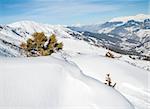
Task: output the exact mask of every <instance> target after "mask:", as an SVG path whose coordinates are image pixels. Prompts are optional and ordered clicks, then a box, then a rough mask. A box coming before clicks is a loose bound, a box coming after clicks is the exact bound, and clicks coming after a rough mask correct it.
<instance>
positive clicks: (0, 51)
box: [0, 21, 80, 56]
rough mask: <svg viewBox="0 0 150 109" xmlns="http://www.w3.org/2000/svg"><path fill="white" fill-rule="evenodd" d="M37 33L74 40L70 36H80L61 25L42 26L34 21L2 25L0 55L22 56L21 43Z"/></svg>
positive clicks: (0, 28)
mask: <svg viewBox="0 0 150 109" xmlns="http://www.w3.org/2000/svg"><path fill="white" fill-rule="evenodd" d="M35 32H44V33H45V34H46V35H48V36H50V35H51V34H55V35H56V36H58V37H59V38H73V37H72V35H70V34H74V35H76V34H77V35H79V36H80V34H79V33H77V32H73V31H72V30H70V29H68V28H65V27H63V26H60V25H55V26H54V25H47V24H40V23H36V22H33V21H21V22H16V23H12V24H9V25H2V26H0V55H1V56H21V54H20V50H21V48H20V44H21V42H24V41H26V40H27V39H28V38H29V37H31V35H32V34H33V33H35Z"/></svg>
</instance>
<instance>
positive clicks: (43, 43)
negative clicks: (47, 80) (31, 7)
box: [20, 32, 63, 57]
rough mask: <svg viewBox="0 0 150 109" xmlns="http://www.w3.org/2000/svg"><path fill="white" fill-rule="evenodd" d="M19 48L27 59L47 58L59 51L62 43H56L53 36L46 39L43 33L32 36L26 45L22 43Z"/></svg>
mask: <svg viewBox="0 0 150 109" xmlns="http://www.w3.org/2000/svg"><path fill="white" fill-rule="evenodd" d="M47 42H48V43H47ZM20 47H21V48H22V49H23V50H24V51H25V54H26V55H27V56H28V57H30V56H47V55H51V54H52V53H54V52H57V51H59V50H61V49H62V48H63V43H62V42H61V43H58V42H57V39H56V36H55V35H54V34H52V35H51V36H50V37H49V38H47V36H45V34H44V33H43V32H41V33H38V32H36V33H34V34H33V35H32V38H29V39H28V40H27V42H26V43H22V44H21V45H20Z"/></svg>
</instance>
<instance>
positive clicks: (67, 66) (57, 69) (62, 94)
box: [0, 57, 134, 109]
mask: <svg viewBox="0 0 150 109" xmlns="http://www.w3.org/2000/svg"><path fill="white" fill-rule="evenodd" d="M60 58H61V57H59V58H54V57H40V58H24V59H23V58H12V59H10V58H7V59H4V58H3V59H1V60H0V66H2V67H0V87H1V88H0V108H1V109H16V108H17V109H134V108H133V106H132V104H130V102H129V101H128V100H127V99H126V98H125V97H123V96H122V95H121V94H120V93H119V92H118V91H117V90H114V89H113V88H111V87H108V86H106V85H104V84H103V83H102V82H100V81H98V80H96V79H94V78H92V77H90V76H87V75H85V74H83V72H82V71H81V70H80V69H79V68H78V67H77V66H76V65H75V64H74V63H72V62H68V61H66V60H64V59H63V58H62V59H60ZM14 63H15V64H14Z"/></svg>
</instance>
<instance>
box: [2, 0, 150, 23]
mask: <svg viewBox="0 0 150 109" xmlns="http://www.w3.org/2000/svg"><path fill="white" fill-rule="evenodd" d="M149 5H150V4H149V0H0V24H7V23H11V22H16V21H21V20H33V21H37V22H41V23H50V24H64V25H72V24H96V23H102V22H104V21H108V20H110V19H112V18H114V17H119V16H129V15H136V14H148V6H149Z"/></svg>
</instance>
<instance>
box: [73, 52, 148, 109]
mask: <svg viewBox="0 0 150 109" xmlns="http://www.w3.org/2000/svg"><path fill="white" fill-rule="evenodd" d="M71 60H72V61H73V62H75V63H76V64H77V65H78V66H79V67H80V69H81V70H82V71H83V73H85V74H86V75H89V76H91V77H93V78H96V79H98V80H100V81H102V82H104V81H105V80H104V77H105V76H106V74H107V73H110V75H111V76H112V82H113V84H114V83H117V85H116V89H117V90H118V91H119V92H121V93H122V94H123V95H124V96H125V97H127V98H128V99H129V100H130V102H131V103H132V104H134V106H135V107H136V108H137V109H147V107H148V105H150V103H149V102H148V98H149V97H150V92H149V90H150V89H149V87H148V78H149V77H150V75H149V73H150V72H148V71H146V70H143V69H140V68H137V67H135V66H132V65H130V64H128V63H126V62H123V61H122V60H120V59H110V58H106V57H102V56H92V55H87V56H76V57H74V58H71ZM139 101H140V102H139Z"/></svg>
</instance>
